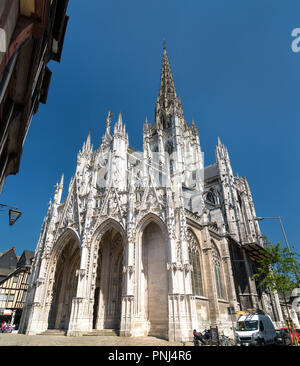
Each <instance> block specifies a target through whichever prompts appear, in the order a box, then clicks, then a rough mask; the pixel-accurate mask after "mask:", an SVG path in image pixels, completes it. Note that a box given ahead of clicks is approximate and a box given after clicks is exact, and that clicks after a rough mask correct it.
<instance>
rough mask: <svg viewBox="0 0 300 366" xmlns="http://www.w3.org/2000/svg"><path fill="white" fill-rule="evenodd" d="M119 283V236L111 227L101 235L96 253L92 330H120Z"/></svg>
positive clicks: (120, 291) (120, 243) (120, 290)
mask: <svg viewBox="0 0 300 366" xmlns="http://www.w3.org/2000/svg"><path fill="white" fill-rule="evenodd" d="M122 283H123V244H122V237H121V235H120V233H119V232H118V231H117V230H116V229H115V228H111V229H109V230H108V231H107V232H106V233H105V234H104V235H103V237H102V239H101V242H100V245H99V250H98V262H97V277H96V286H95V294H94V311H93V329H116V330H119V329H120V322H121V304H122V287H123V286H122Z"/></svg>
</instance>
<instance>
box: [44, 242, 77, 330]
mask: <svg viewBox="0 0 300 366" xmlns="http://www.w3.org/2000/svg"><path fill="white" fill-rule="evenodd" d="M79 267H80V249H79V246H78V245H77V243H76V241H75V240H74V239H70V240H69V241H68V242H67V243H66V244H65V245H64V248H63V250H62V251H61V253H60V255H59V257H58V259H57V263H56V268H55V275H54V283H53V288H52V303H51V308H50V312H49V317H48V329H62V330H67V329H68V327H69V320H70V315H71V306H72V299H73V297H75V296H76V290H77V276H76V270H77V269H79Z"/></svg>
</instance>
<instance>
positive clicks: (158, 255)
mask: <svg viewBox="0 0 300 366" xmlns="http://www.w3.org/2000/svg"><path fill="white" fill-rule="evenodd" d="M142 275H143V277H144V278H143V280H144V281H143V282H144V305H145V315H146V317H147V320H148V324H149V333H148V334H149V335H151V336H157V337H162V338H167V337H168V323H169V320H168V277H167V245H166V242H165V240H164V236H163V233H162V231H161V229H160V227H159V226H158V225H157V224H156V223H154V222H151V223H150V224H148V226H147V227H146V228H145V230H144V232H143V235H142Z"/></svg>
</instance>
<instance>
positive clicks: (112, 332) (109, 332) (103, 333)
mask: <svg viewBox="0 0 300 366" xmlns="http://www.w3.org/2000/svg"><path fill="white" fill-rule="evenodd" d="M83 335H84V336H100V337H108V336H114V337H115V336H118V335H119V330H117V329H93V331H92V332H87V333H84V334H83Z"/></svg>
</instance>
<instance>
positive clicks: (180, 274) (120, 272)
mask: <svg viewBox="0 0 300 366" xmlns="http://www.w3.org/2000/svg"><path fill="white" fill-rule="evenodd" d="M111 124H112V114H111V113H110V112H109V113H108V116H107V118H106V131H105V134H104V135H103V137H102V140H101V143H100V146H99V147H98V148H97V149H96V150H94V149H93V146H92V145H91V140H90V135H89V136H88V138H87V140H86V142H85V143H84V144H83V147H82V150H81V151H79V153H78V156H77V166H76V171H75V174H74V176H73V177H72V179H71V181H70V183H69V187H68V192H67V193H66V198H65V200H64V202H62V191H63V177H62V179H61V181H60V183H57V185H56V190H55V194H54V198H53V201H50V203H49V207H48V212H47V214H46V216H45V218H44V221H43V224H42V228H41V232H40V237H39V240H38V243H37V247H36V251H35V256H34V262H33V270H32V275H31V279H30V284H29V290H28V294H27V300H26V305H25V308H24V311H23V315H22V319H21V324H20V332H21V333H26V334H39V333H43V332H45V331H47V330H49V329H60V330H65V332H66V334H67V335H70V336H72V335H73V336H76V335H82V334H87V333H90V332H93V331H96V330H101V329H115V330H117V331H118V333H119V334H120V336H145V335H151V336H157V337H162V338H165V339H169V340H177V341H185V340H189V339H191V336H192V330H193V329H194V328H196V329H198V330H203V329H204V328H207V327H210V326H218V328H219V330H221V331H224V333H225V334H228V335H229V336H230V337H232V328H231V327H232V321H233V320H235V316H234V315H229V313H230V312H229V308H233V309H234V311H238V310H244V311H247V310H253V309H257V308H259V309H262V310H264V311H265V312H267V313H268V314H269V315H270V316H271V318H272V319H273V321H274V322H278V324H279V323H280V322H281V321H282V313H281V310H280V306H279V301H278V297H277V295H276V294H275V295H274V294H272V293H271V292H270V291H268V289H263V288H259V287H257V284H256V283H255V281H254V280H253V279H252V275H253V273H254V272H255V271H256V261H257V259H258V258H260V257H261V256H263V255H264V250H263V245H264V244H263V239H262V234H261V231H260V228H259V225H258V222H257V221H256V220H255V218H256V214H255V208H254V203H253V199H252V195H251V191H250V188H249V185H248V182H247V180H246V178H243V177H238V176H234V175H233V171H232V167H231V163H230V158H229V154H228V150H227V148H226V147H225V146H224V145H223V144H222V143H221V141H220V139H219V138H218V143H217V146H216V150H215V156H216V161H215V163H214V164H212V165H209V166H206V167H205V166H204V162H203V154H202V150H201V145H200V139H199V133H198V129H197V127H196V125H195V123H194V122H192V123H191V124H188V123H187V122H186V120H185V118H184V114H183V108H182V105H181V102H180V99H179V98H178V96H177V94H176V90H175V85H174V81H173V77H172V73H171V69H170V64H169V60H168V56H167V51H166V48H165V47H164V50H163V58H162V68H161V80H160V90H159V95H158V97H157V100H156V106H155V115H154V121H153V123H150V122H148V121H147V119H146V121H145V123H144V126H143V151H142V152H139V151H135V150H134V149H132V148H131V147H130V146H129V138H128V134H127V132H126V128H125V125H124V123H123V121H122V116H121V114H119V116H118V119H117V121H115V123H114V125H113V126H112V127H113V128H112V127H111Z"/></svg>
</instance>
